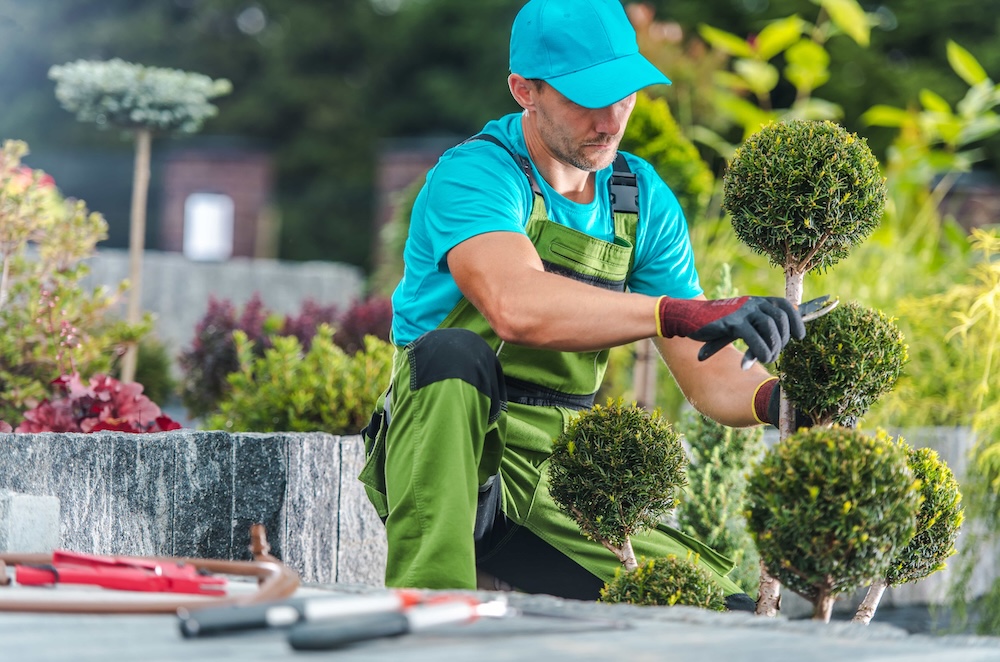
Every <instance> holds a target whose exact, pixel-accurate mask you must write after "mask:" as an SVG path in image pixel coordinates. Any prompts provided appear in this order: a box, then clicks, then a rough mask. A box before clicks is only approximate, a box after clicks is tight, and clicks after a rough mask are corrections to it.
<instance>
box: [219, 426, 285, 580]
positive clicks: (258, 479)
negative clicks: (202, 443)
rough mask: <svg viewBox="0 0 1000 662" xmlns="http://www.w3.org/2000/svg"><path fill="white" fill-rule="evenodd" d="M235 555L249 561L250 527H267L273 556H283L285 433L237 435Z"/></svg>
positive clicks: (232, 527) (233, 547) (235, 440)
mask: <svg viewBox="0 0 1000 662" xmlns="http://www.w3.org/2000/svg"><path fill="white" fill-rule="evenodd" d="M232 444H233V502H232V515H231V517H232V524H231V537H232V541H233V543H232V551H231V552H230V553H231V554H232V556H231V557H230V558H233V559H237V560H242V561H249V560H250V559H251V558H253V557H252V555H251V553H250V527H251V526H252V525H253V524H263V525H264V528H265V529H266V531H267V535H268V542H269V543H270V545H271V554H273V555H274V556H276V557H278V558H282V557H283V554H284V552H283V540H282V537H283V536H282V535H281V533H282V531H284V528H285V527H284V506H285V485H286V478H285V476H286V471H287V467H288V449H287V442H286V439H285V435H284V434H283V433H273V434H253V433H246V434H240V435H233V437H232Z"/></svg>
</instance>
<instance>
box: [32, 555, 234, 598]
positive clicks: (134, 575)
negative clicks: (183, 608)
mask: <svg viewBox="0 0 1000 662" xmlns="http://www.w3.org/2000/svg"><path fill="white" fill-rule="evenodd" d="M14 579H15V580H16V581H17V583H18V584H21V585H22V586H49V585H54V584H87V585H91V586H100V587H102V588H109V589H115V590H119V591H150V592H154V593H196V594H200V595H224V594H225V591H224V590H223V587H224V586H225V584H226V578H225V577H219V576H215V575H206V574H203V573H202V572H201V571H199V570H198V568H196V567H194V566H193V565H190V564H186V563H178V562H175V561H168V560H165V559H163V560H161V559H143V558H127V557H117V556H95V555H90V554H79V553H77V552H67V551H61V550H57V551H55V552H53V553H52V563H49V564H45V565H24V564H21V565H17V566H16V567H15V575H14Z"/></svg>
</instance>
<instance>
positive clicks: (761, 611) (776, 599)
mask: <svg viewBox="0 0 1000 662" xmlns="http://www.w3.org/2000/svg"><path fill="white" fill-rule="evenodd" d="M780 609H781V584H779V583H778V580H777V579H775V578H774V577H772V576H771V573H769V572H768V571H767V566H766V565H764V562H763V561H761V562H760V590H759V591H758V593H757V611H756V614H757V615H758V616H772V617H773V616H777V615H778V610H780Z"/></svg>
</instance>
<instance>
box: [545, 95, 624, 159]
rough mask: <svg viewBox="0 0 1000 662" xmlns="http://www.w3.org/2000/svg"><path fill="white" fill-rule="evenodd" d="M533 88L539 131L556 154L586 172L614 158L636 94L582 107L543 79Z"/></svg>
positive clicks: (554, 154)
mask: <svg viewBox="0 0 1000 662" xmlns="http://www.w3.org/2000/svg"><path fill="white" fill-rule="evenodd" d="M536 90H537V93H538V94H537V96H536V100H537V104H536V109H537V118H538V133H539V135H540V136H541V138H542V140H543V141H544V142H545V145H546V147H547V148H548V149H549V151H550V152H551V153H552V155H553V156H554V157H555V158H557V159H558V160H560V161H562V162H563V163H566V164H567V165H571V166H573V167H576V168H579V169H580V170H586V171H588V172H594V171H597V170H601V169H603V168H607V167H608V166H609V165H611V164H612V162H614V160H615V155H616V154H617V151H618V144H619V143H620V142H621V139H622V134H624V133H625V125H626V124H627V123H628V118H629V116H630V115H631V114H632V109H633V108H634V107H635V94H632V95H630V96H627V97H625V98H624V99H622V100H621V101H619V102H617V103H615V104H612V105H611V106H607V107H606V108H584V107H583V106H579V105H577V104H575V103H573V102H572V101H570V100H569V99H567V98H566V97H564V96H563V95H562V94H560V93H559V92H557V91H556V90H555V89H554V88H553V87H551V86H550V85H548V84H546V83H544V82H539V83H537V87H536Z"/></svg>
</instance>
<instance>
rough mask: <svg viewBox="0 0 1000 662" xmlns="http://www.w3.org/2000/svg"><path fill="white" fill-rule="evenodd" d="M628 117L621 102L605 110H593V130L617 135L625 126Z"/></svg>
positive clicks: (625, 107) (624, 105) (626, 110)
mask: <svg viewBox="0 0 1000 662" xmlns="http://www.w3.org/2000/svg"><path fill="white" fill-rule="evenodd" d="M627 117H628V109H627V105H626V104H623V103H621V102H619V103H616V104H612V105H610V106H607V107H605V108H595V109H594V128H595V130H597V132H598V133H606V134H610V135H617V134H618V133H619V132H620V131H621V130H622V127H623V126H625V119H626V118H627Z"/></svg>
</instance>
